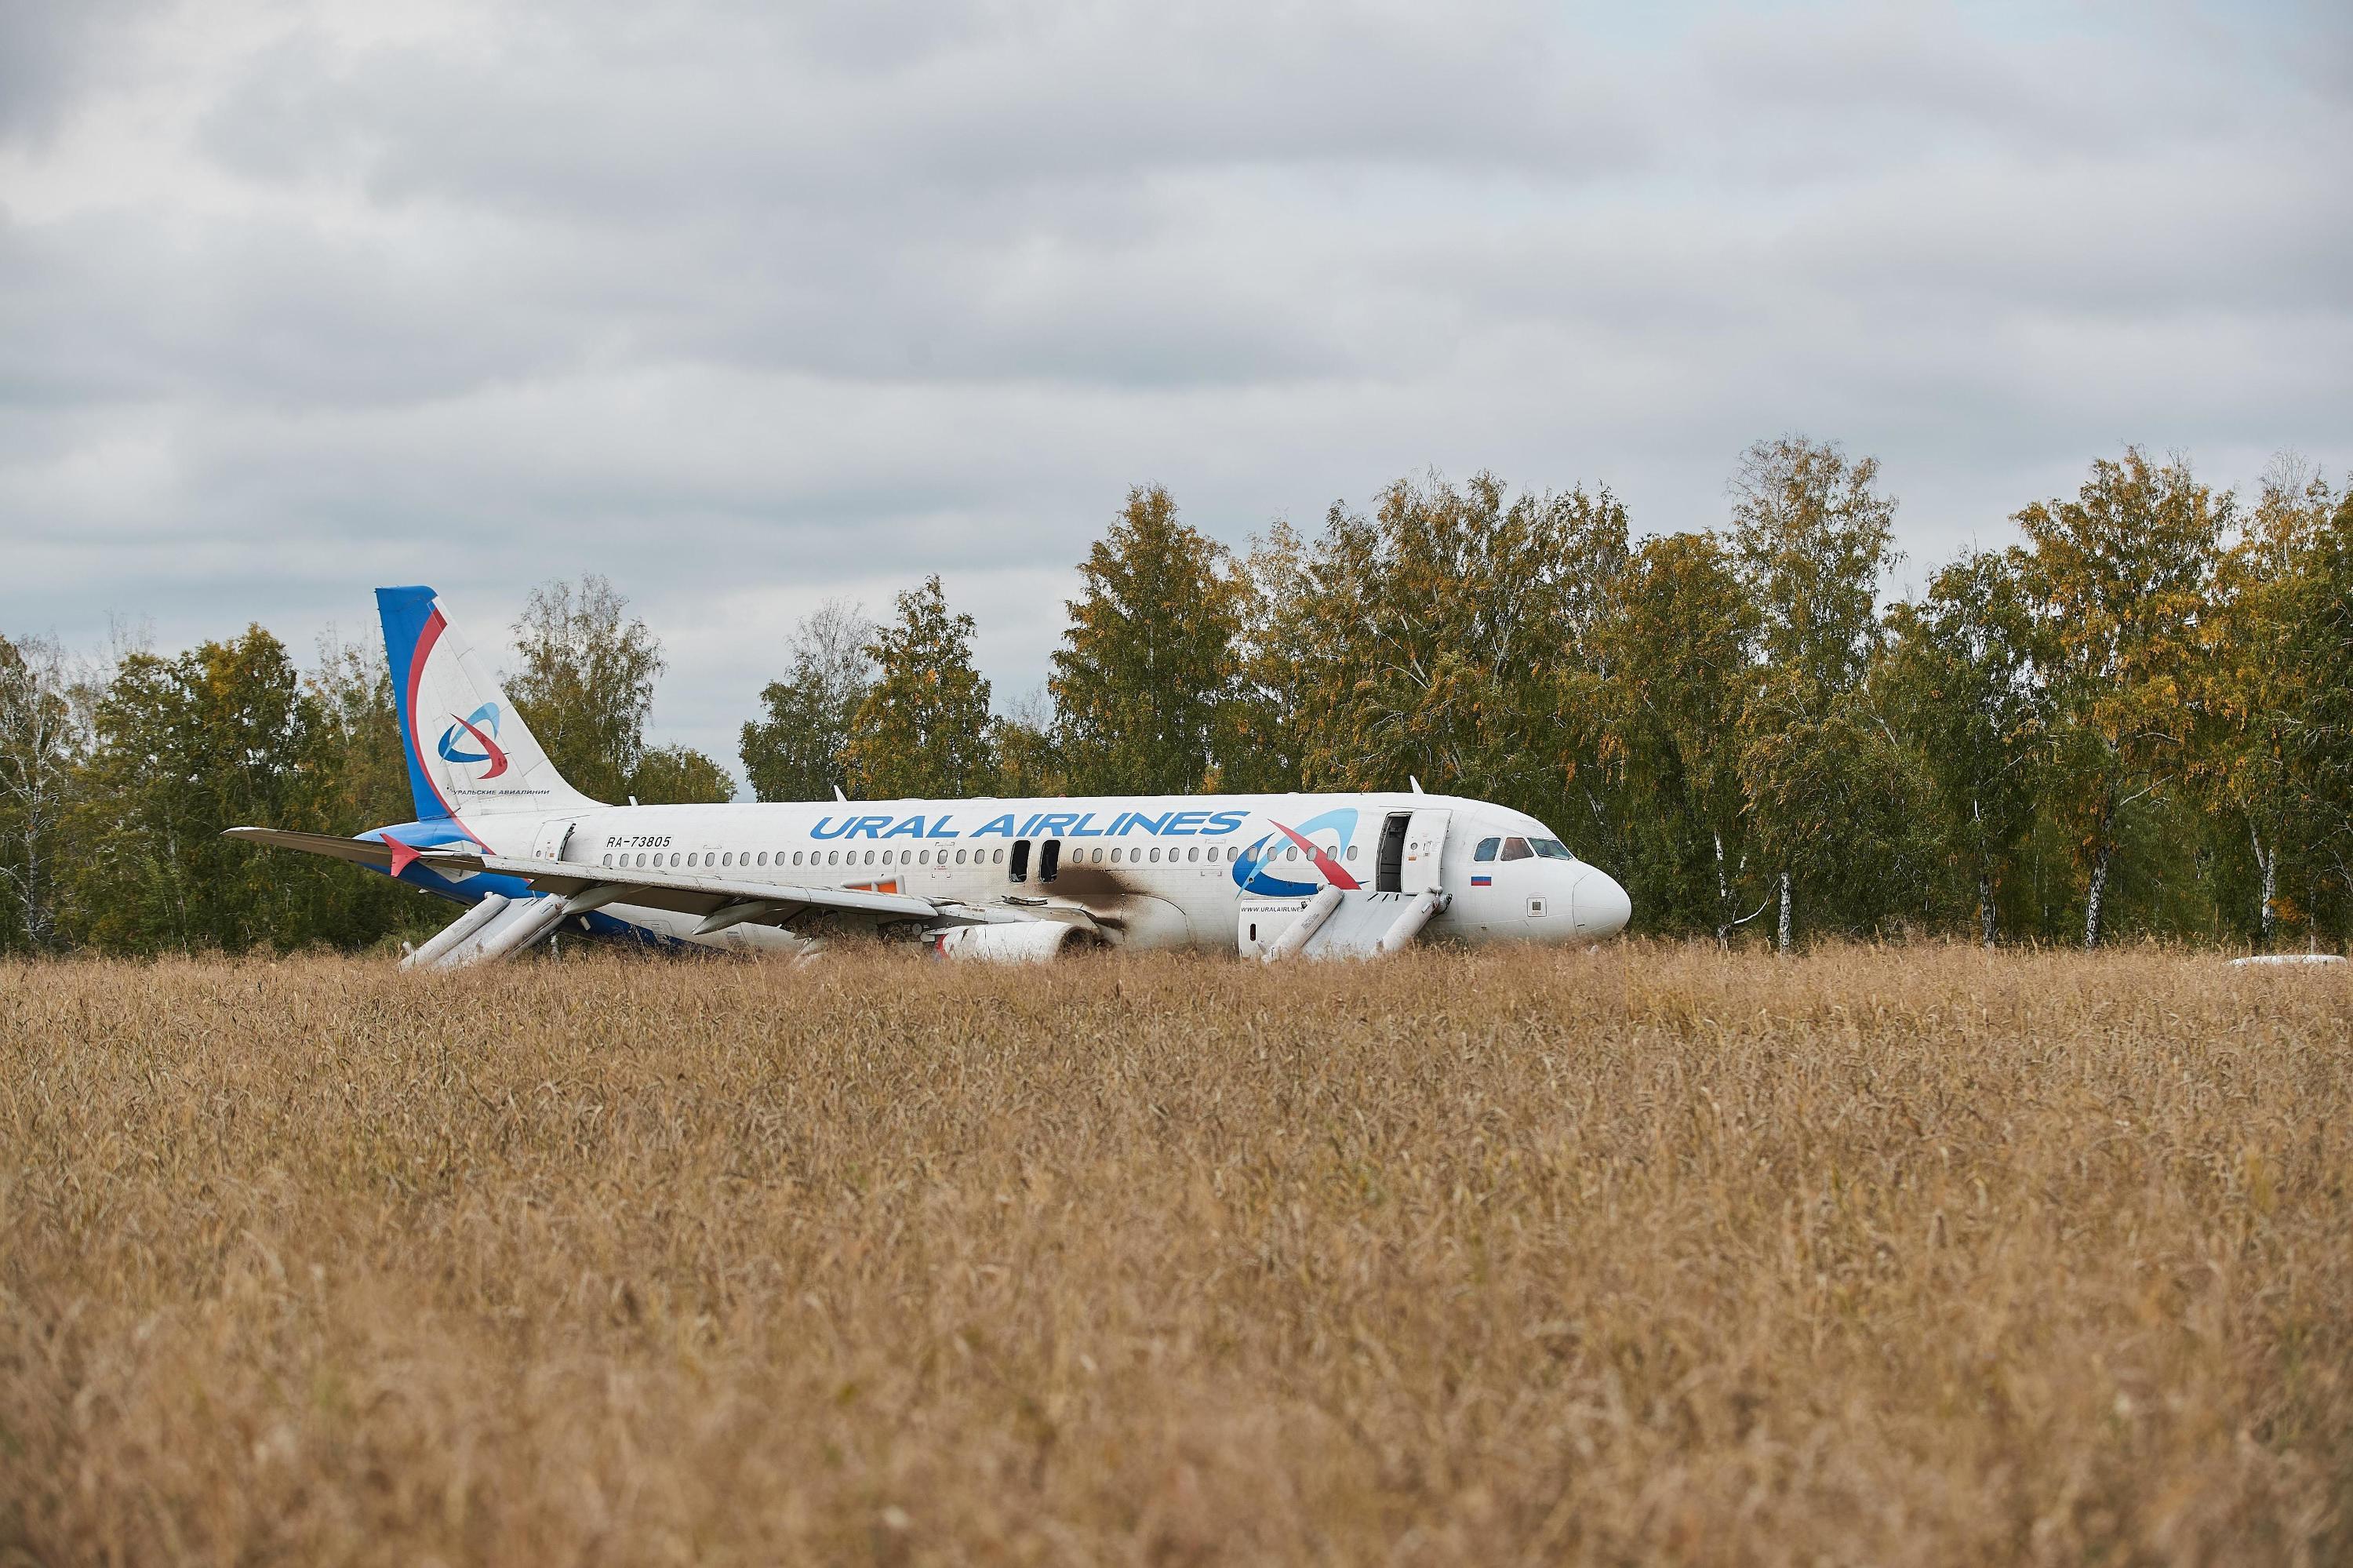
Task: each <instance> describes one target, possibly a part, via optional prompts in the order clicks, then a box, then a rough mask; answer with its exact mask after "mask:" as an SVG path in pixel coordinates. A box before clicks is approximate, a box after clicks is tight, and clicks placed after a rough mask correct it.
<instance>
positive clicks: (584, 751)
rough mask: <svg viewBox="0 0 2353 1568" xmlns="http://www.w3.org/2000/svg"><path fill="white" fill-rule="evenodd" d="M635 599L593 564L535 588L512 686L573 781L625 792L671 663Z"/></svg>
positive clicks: (603, 791) (601, 792) (585, 788)
mask: <svg viewBox="0 0 2353 1568" xmlns="http://www.w3.org/2000/svg"><path fill="white" fill-rule="evenodd" d="M628 608H629V601H628V599H624V598H622V597H621V595H620V594H618V593H617V592H616V591H614V588H613V585H612V584H611V583H609V582H607V581H606V580H605V579H604V578H603V577H597V576H596V575H594V574H590V575H588V576H585V577H582V578H581V579H580V580H579V581H578V582H577V583H567V582H561V581H557V582H546V583H542V584H541V585H540V586H539V587H538V588H533V590H532V594H531V598H530V599H529V600H528V601H527V602H526V603H525V604H524V606H523V611H522V616H521V617H520V618H519V619H518V620H516V621H515V623H514V635H515V652H516V653H517V655H518V657H519V658H520V659H521V664H520V666H519V667H518V668H517V669H516V670H515V671H514V672H513V673H511V674H509V675H508V676H507V678H506V689H507V695H508V696H509V697H510V698H512V700H513V703H514V705H515V710H516V711H517V712H518V713H520V714H522V718H523V722H524V723H525V724H528V725H529V726H531V731H532V734H533V735H534V736H538V738H539V743H540V745H541V746H542V747H545V748H546V751H547V755H548V758H549V759H550V760H551V761H553V762H554V764H555V768H556V771H557V772H559V773H561V774H563V775H564V778H565V781H566V782H568V783H569V784H570V785H571V786H572V787H573V788H574V789H577V790H579V791H580V792H581V793H582V794H584V795H586V796H587V797H588V798H589V799H591V800H605V801H618V800H624V799H626V798H627V797H628V793H629V777H630V775H631V774H632V773H633V772H635V771H636V769H637V766H638V758H640V757H641V756H642V755H643V754H644V751H645V729H646V715H648V714H649V712H650V711H651V710H652V708H653V700H654V681H655V679H656V677H658V676H659V675H660V673H662V668H663V663H662V653H661V641H660V640H659V638H657V637H655V636H654V634H653V633H652V632H651V631H649V630H647V628H646V623H645V622H644V621H643V620H626V621H625V620H623V619H622V618H623V617H624V616H625V615H626V614H627V613H628Z"/></svg>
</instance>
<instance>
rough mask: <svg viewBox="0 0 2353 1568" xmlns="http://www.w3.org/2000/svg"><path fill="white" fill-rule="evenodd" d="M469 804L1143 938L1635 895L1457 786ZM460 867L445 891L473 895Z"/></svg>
mask: <svg viewBox="0 0 2353 1568" xmlns="http://www.w3.org/2000/svg"><path fill="white" fill-rule="evenodd" d="M461 816H462V817H463V821H464V825H465V828H466V829H467V831H468V832H470V833H471V834H472V835H473V836H474V837H476V838H477V839H479V840H480V841H481V842H482V843H484V844H485V845H486V846H487V847H488V848H489V849H490V850H491V852H492V853H497V854H501V855H512V856H535V857H538V858H541V859H557V860H565V861H571V862H576V863H581V864H582V865H584V866H588V867H612V868H616V869H619V868H624V867H626V868H631V869H649V868H655V867H659V868H663V869H667V870H671V871H675V872H680V873H690V872H691V873H702V874H715V875H719V876H723V877H730V878H733V879H740V880H756V881H759V882H774V883H778V884H786V885H799V886H807V887H860V888H872V889H877V890H881V891H892V892H901V893H907V894H913V895H918V896H921V897H924V898H930V899H934V900H940V901H955V902H956V903H960V904H964V905H967V906H1000V907H1008V908H1014V907H1018V908H1035V907H1039V906H1062V907H1065V908H1071V907H1075V908H1079V909H1084V910H1086V911H1088V912H1089V914H1090V915H1092V916H1100V917H1101V918H1102V921H1103V929H1104V931H1105V933H1106V934H1107V935H1108V936H1109V938H1110V939H1111V940H1113V941H1114V942H1116V943H1118V944H1120V945H1123V946H1129V947H1134V948H1200V949H1208V950H1221V951H1227V952H1231V951H1235V950H1236V949H1237V948H1240V949H1242V950H1250V947H1251V943H1252V942H1253V941H1255V940H1258V939H1260V938H1259V933H1258V928H1257V922H1256V915H1257V914H1259V913H1264V914H1266V915H1267V916H1269V917H1270V918H1274V917H1281V916H1284V915H1285V914H1286V913H1287V912H1288V911H1290V910H1293V909H1294V908H1296V907H1297V906H1300V905H1302V904H1303V903H1304V902H1305V901H1306V900H1308V899H1309V898H1310V897H1312V896H1313V895H1316V894H1317V893H1319V892H1320V891H1321V890H1322V889H1323V888H1324V887H1326V886H1337V887H1340V888H1342V889H1344V890H1345V891H1346V892H1347V893H1349V894H1350V895H1362V898H1363V899H1364V900H1365V901H1366V902H1368V903H1369V902H1377V901H1379V900H1382V899H1403V898H1409V897H1411V896H1413V895H1417V894H1419V893H1420V892H1422V891H1423V890H1425V889H1427V890H1429V891H1431V892H1437V893H1440V894H1441V895H1443V900H1444V905H1443V907H1442V909H1441V910H1440V912H1439V913H1438V914H1437V915H1435V916H1432V917H1431V918H1430V921H1429V924H1428V926H1427V927H1425V928H1424V930H1425V934H1426V936H1427V937H1428V938H1430V939H1436V940H1440V941H1454V942H1462V943H1488V942H1501V941H1518V942H1541V943H1555V944H1560V943H1575V942H1588V941H1592V940H1596V939H1598V938H1603V937H1607V936H1610V935H1613V934H1615V933H1616V932H1618V931H1619V930H1620V929H1622V928H1623V927H1624V925H1625V923H1626V919H1627V915H1628V908H1629V906H1628V901H1627V897H1626V894H1625V891H1624V889H1622V888H1621V887H1620V886H1619V885H1618V884H1617V883H1616V882H1615V881H1614V880H1612V879H1611V878H1610V877H1609V875H1608V874H1605V873H1603V872H1601V871H1599V869H1597V868H1595V867H1593V866H1590V865H1588V864H1586V863H1584V862H1582V861H1579V860H1576V859H1574V858H1572V857H1570V856H1569V855H1568V853H1567V851H1566V850H1565V849H1563V848H1561V847H1560V845H1559V844H1558V842H1557V841H1556V840H1555V839H1554V838H1553V837H1552V835H1551V833H1550V832H1549V830H1547V829H1546V828H1545V827H1544V825H1543V824H1542V823H1540V822H1538V821H1535V819H1534V818H1532V817H1528V816H1526V815H1525V814H1524V813H1521V812H1517V811H1513V810H1506V809H1504V808H1503V807H1500V806H1494V805H1490V804H1487V803H1485V802H1482V801H1478V800H1465V799H1462V798H1461V797H1454V796H1441V795H1424V794H1419V793H1364V794H1287V795H1202V796H1175V795H1171V796H1142V797H1134V796H1131V797H1093V798H1075V799H1050V800H1049V799H1032V800H889V801H852V802H848V803H843V802H839V801H825V802H806V803H762V804H727V805H702V806H596V805H584V806H583V807H582V808H581V809H578V810H567V811H563V812H560V813H552V814H546V815H541V814H535V813H525V812H513V811H501V812H495V813H482V814H479V815H476V814H470V813H464V812H462V810H461ZM1408 830H1410V832H1409V831H1408ZM1514 846H1516V847H1514ZM1531 846H1535V847H1534V848H1532V847H1531ZM1385 850H1386V852H1387V853H1386V856H1385V853H1384V852H1385ZM1482 853H1483V854H1484V855H1485V857H1486V858H1483V859H1482V858H1481V856H1482ZM466 880H470V879H460V880H459V881H458V882H457V883H456V884H454V885H451V886H449V887H448V888H447V889H446V891H447V892H448V893H449V894H450V895H455V896H458V897H460V898H465V897H468V896H470V893H469V890H468V889H467V888H466V886H465V881H466ZM437 890H438V889H437ZM603 914H604V915H605V916H608V917H611V918H613V919H617V920H619V921H621V922H623V923H624V924H626V925H627V926H628V927H632V928H634V929H635V930H636V931H638V932H641V933H643V934H645V935H647V936H650V937H653V938H668V939H672V940H677V941H683V942H694V943H698V944H700V945H704V946H710V947H713V948H733V949H738V950H742V949H750V948H770V947H773V948H778V949H785V950H791V949H797V948H800V947H801V946H802V945H803V944H804V943H805V942H806V940H807V938H809V937H810V936H812V935H818V934H822V930H823V928H824V927H823V923H822V922H810V923H807V924H803V923H796V924H795V925H794V926H793V927H786V928H778V927H768V926H761V925H754V924H748V923H747V924H743V925H737V926H733V927H729V928H727V929H726V930H723V931H720V932H716V933H713V934H712V935H710V936H707V937H697V936H695V935H694V934H693V933H694V927H695V926H696V924H697V923H698V922H697V920H696V918H695V917H694V916H685V915H680V914H675V913H672V912H670V911H666V910H660V909H650V908H644V907H638V906H629V905H627V904H614V905H611V906H607V908H605V909H604V911H603ZM607 929H609V927H607Z"/></svg>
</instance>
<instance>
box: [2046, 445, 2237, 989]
mask: <svg viewBox="0 0 2353 1568" xmlns="http://www.w3.org/2000/svg"><path fill="white" fill-rule="evenodd" d="M2016 520H2017V522H2018V524H2019V526H2020V527H2021V528H2023V529H2024V530H2025V531H2026V535H2027V538H2028V541H2029V554H2028V556H2027V557H2026V560H2027V563H2028V567H2029V579H2030V582H2031V587H2032V592H2033V594H2034V596H2035V599H2036V600H2037V605H2036V608H2037V610H2038V619H2039V621H2040V625H2039V627H2038V637H2037V641H2038V644H2039V648H2040V653H2041V659H2040V662H2041V663H2042V668H2043V669H2044V671H2045V672H2046V680H2047V683H2048V688H2049V693H2050V697H2051V704H2052V727H2051V737H2052V747H2051V751H2050V759H2051V763H2052V767H2053V768H2054V770H2055V773H2054V777H2053V779H2052V783H2053V786H2054V788H2053V790H2052V800H2051V805H2052V811H2053V814H2054V815H2055V816H2056V817H2057V818H2058V819H2059V820H2060V821H2063V823H2065V824H2066V826H2067V828H2068V830H2069V832H2070V834H2071V836H2072V838H2073V842H2074V843H2075V845H2076V849H2077V853H2078V854H2079V855H2080V857H2081V860H2082V863H2083V867H2084V874H2085V884H2084V946H2085V947H2086V948H2097V947H2098V946H2099V945H2100V941H2101V938H2102V936H2103V935H2104V933H2105V927H2106V923H2107V914H2108V911H2107V905H2108V896H2109V879H2110V877H2111V875H2112V874H2113V873H2114V871H2115V861H2116V846H2117V833H2118V827H2119V822H2120V819H2121V818H2122V817H2123V816H2124V815H2125V813H2126V812H2129V811H2132V810H2135V809H2136V808H2138V807H2140V806H2141V805H2142V804H2143V803H2144V802H2147V801H2148V800H2151V799H2152V798H2154V797H2157V796H2158V795H2159V794H2161V793H2162V792H2163V791H2164V790H2166V789H2168V787H2170V786H2172V785H2174V784H2176V783H2177V782H2179V780H2180V779H2183V778H2184V777H2185V776H2186V774H2187V771H2188V766H2189V758H2188V757H2187V747H2188V746H2189V740H2190V725H2191V698H2192V695H2193V693H2194V690H2195V688H2196V685H2197V682H2198V673H2199V671H2198V662H2199V656H2200V649H2199V642H2200V617H2201V615H2202V614H2203V613H2204V611H2205V608H2206V602H2207V594H2208V591H2209V589H2210V588H2211V585H2212V581H2213V577H2214V572H2215V567H2216V552H2217V547H2218V544H2219V541H2220V540H2221V535H2222V534H2223V531H2224V530H2225V528H2226V527H2227V526H2228V525H2229V524H2230V522H2231V520H2232V501H2231V498H2230V497H2229V496H2228V495H2222V496H2217V495H2215V494H2214V493H2212V492H2211V491H2210V490H2209V489H2208V488H2207V487H2206V486H2204V485H2202V484H2200V483H2199V482H2198V481H2197V479H2196V477H2195V476H2194V475H2193V474H2192V473H2191V472H2190V470H2189V462H2188V461H2187V460H2185V459H2179V458H2176V459H2173V460H2171V461H2167V462H2165V463H2162V464H2158V463H2153V462H2151V461H2149V459H2148V457H2147V454H2146V453H2144V452H2143V451H2142V450H2141V449H2139V448H2138V447H2130V448H2127V449H2126V451H2125V455H2124V458H2123V460H2122V461H2108V460H2106V459H2105V458H2104V459H2101V460H2099V461H2095V462H2094V463H2093V465H2092V471H2091V474H2090V476H2089V477H2088V478H2087V479H2085V481H2084V483H2083V485H2082V486H2081V487H2080V488H2079V489H2078V490H2077V492H2076V493H2075V497H2074V499H2073V500H2066V499H2058V500H2052V501H2049V502H2044V503H2038V504H2036V505H2033V506H2030V507H2028V508H2026V510H2024V511H2023V512H2021V513H2019V514H2018V515H2017V519H2016Z"/></svg>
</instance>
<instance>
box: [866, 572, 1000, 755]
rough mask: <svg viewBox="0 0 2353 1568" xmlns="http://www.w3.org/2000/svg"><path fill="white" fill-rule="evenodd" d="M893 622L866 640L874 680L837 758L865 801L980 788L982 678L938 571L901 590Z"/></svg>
mask: <svg viewBox="0 0 2353 1568" xmlns="http://www.w3.org/2000/svg"><path fill="white" fill-rule="evenodd" d="M898 610H899V619H898V620H897V621H896V622H895V623H893V624H892V625H888V626H884V627H881V628H880V629H879V630H876V632H875V634H874V641H871V642H870V643H868V644H867V645H866V655H867V657H868V658H870V659H871V660H872V661H873V662H874V667H875V675H874V683H873V684H872V685H871V686H870V687H869V688H868V690H867V693H866V695H865V697H864V699H863V700H862V701H861V702H860V704H859V706H858V713H857V715H856V716H855V717H854V718H853V719H852V721H851V724H850V730H849V744H848V745H847V746H846V747H844V748H843V761H844V763H845V764H846V766H847V768H848V769H849V778H850V792H851V793H852V794H853V795H856V796H858V797H859V798H860V799H863V800H893V799H906V798H909V797H914V796H923V797H932V798H936V797H940V796H950V795H975V794H980V793H983V792H985V791H986V790H987V789H988V788H989V785H990V782H991V780H992V778H993V775H994V773H995V771H996V768H995V764H996V758H994V757H993V756H992V755H991V753H990V748H989V715H988V683H987V681H986V680H984V679H982V677H981V674H980V672H979V671H978V670H976V669H975V668H974V667H973V662H972V638H973V630H974V628H973V620H972V617H970V616H969V615H951V614H949V613H948V603H947V595H946V594H945V593H944V591H942V589H941V588H940V579H939V578H938V577H928V578H926V579H924V582H923V587H922V588H915V589H913V590H912V591H910V592H907V593H902V594H901V595H900V596H899V600H898Z"/></svg>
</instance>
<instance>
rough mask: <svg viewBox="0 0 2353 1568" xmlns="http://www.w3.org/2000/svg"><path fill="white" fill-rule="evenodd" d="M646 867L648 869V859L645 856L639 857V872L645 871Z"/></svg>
mask: <svg viewBox="0 0 2353 1568" xmlns="http://www.w3.org/2000/svg"><path fill="white" fill-rule="evenodd" d="M645 867H646V857H645V856H643V855H639V856H638V870H639V871H643V870H644V869H645Z"/></svg>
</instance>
